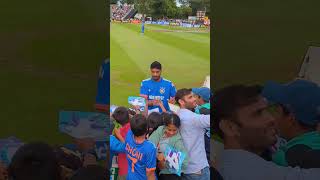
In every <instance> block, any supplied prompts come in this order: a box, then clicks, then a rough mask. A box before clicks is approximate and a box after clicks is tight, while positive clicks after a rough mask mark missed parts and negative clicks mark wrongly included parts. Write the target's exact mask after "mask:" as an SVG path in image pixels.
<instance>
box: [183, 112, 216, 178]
mask: <svg viewBox="0 0 320 180" xmlns="http://www.w3.org/2000/svg"><path fill="white" fill-rule="evenodd" d="M177 114H178V116H179V117H180V120H181V127H180V133H181V136H182V140H183V144H184V146H185V148H186V150H187V151H188V156H189V163H188V166H187V169H186V171H185V174H192V173H196V172H199V171H200V170H202V169H203V168H205V167H208V166H209V164H208V160H207V156H206V150H205V146H204V133H205V128H208V127H210V115H200V114H196V113H194V112H192V111H190V110H188V109H180V110H179V111H178V113H177Z"/></svg>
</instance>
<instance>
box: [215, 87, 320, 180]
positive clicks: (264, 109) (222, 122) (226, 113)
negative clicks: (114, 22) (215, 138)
mask: <svg viewBox="0 0 320 180" xmlns="http://www.w3.org/2000/svg"><path fill="white" fill-rule="evenodd" d="M261 91H262V88H261V87H259V86H244V85H234V86H228V87H225V88H223V89H221V90H219V91H216V93H215V96H214V98H213V104H212V114H213V118H212V121H213V130H214V131H215V132H217V133H218V134H219V136H221V137H222V138H223V141H224V148H225V149H224V151H223V152H222V154H221V156H220V157H219V159H218V163H217V169H218V171H219V173H220V174H221V175H222V176H223V178H224V179H225V180H238V179H246V180H257V179H259V180H270V179H272V180H318V179H319V177H320V169H307V170H306V169H300V168H291V167H281V166H277V165H276V164H274V163H273V162H270V161H266V160H264V159H262V158H261V157H260V156H261V155H262V153H263V152H265V150H266V149H267V148H269V147H270V146H272V145H274V144H275V143H276V142H277V126H276V121H275V118H274V117H273V116H272V115H271V114H270V113H269V106H268V103H267V101H266V99H265V98H264V97H262V96H261Z"/></svg>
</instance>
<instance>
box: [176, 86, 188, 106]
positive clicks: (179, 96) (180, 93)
mask: <svg viewBox="0 0 320 180" xmlns="http://www.w3.org/2000/svg"><path fill="white" fill-rule="evenodd" d="M191 93H192V89H187V88H182V89H179V90H178V91H177V93H176V96H175V100H176V102H177V103H178V104H179V105H180V103H179V100H180V99H183V98H184V97H185V96H186V95H189V94H191Z"/></svg>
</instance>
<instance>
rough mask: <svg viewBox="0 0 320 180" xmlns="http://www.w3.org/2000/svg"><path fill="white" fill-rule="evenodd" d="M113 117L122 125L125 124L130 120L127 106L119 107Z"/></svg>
mask: <svg viewBox="0 0 320 180" xmlns="http://www.w3.org/2000/svg"><path fill="white" fill-rule="evenodd" d="M112 117H113V118H114V119H115V120H116V121H117V122H118V123H119V124H121V125H125V124H126V123H128V122H129V112H128V109H127V108H125V107H122V106H120V107H117V109H115V110H114V112H113V113H112Z"/></svg>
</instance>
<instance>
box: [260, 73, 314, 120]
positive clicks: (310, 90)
mask: <svg viewBox="0 0 320 180" xmlns="http://www.w3.org/2000/svg"><path fill="white" fill-rule="evenodd" d="M262 96H264V97H265V98H266V99H267V100H268V101H269V102H270V103H276V104H282V105H284V106H285V107H287V108H288V110H289V111H290V112H291V113H293V115H294V116H295V117H296V120H298V121H299V122H301V123H302V124H306V125H311V126H313V125H316V124H317V123H319V122H320V87H319V86H318V85H317V84H315V83H313V82H311V81H307V80H301V79H298V80H294V81H292V82H290V83H288V84H279V83H276V82H273V81H269V82H267V83H266V84H265V86H264V89H263V91H262Z"/></svg>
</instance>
